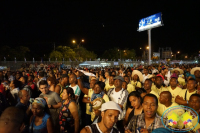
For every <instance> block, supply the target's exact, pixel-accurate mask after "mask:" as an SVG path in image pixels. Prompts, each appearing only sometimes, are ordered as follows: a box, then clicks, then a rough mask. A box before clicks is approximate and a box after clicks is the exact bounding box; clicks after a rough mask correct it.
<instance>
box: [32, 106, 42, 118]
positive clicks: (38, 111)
mask: <svg viewBox="0 0 200 133" xmlns="http://www.w3.org/2000/svg"><path fill="white" fill-rule="evenodd" d="M32 112H33V115H34V116H41V115H42V114H43V113H44V108H42V107H41V106H40V105H39V104H37V103H33V104H32Z"/></svg>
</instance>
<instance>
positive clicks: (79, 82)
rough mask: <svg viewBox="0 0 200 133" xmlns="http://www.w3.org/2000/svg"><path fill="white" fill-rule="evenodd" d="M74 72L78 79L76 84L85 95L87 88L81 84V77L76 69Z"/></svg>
mask: <svg viewBox="0 0 200 133" xmlns="http://www.w3.org/2000/svg"><path fill="white" fill-rule="evenodd" d="M75 74H76V76H77V79H78V86H79V87H80V89H81V91H82V92H83V93H84V94H86V95H87V94H88V89H87V88H84V87H83V84H82V80H81V78H80V74H79V71H77V72H76V73H75Z"/></svg>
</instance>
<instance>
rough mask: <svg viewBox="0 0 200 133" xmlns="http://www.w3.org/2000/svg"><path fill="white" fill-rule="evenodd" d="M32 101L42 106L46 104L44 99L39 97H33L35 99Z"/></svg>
mask: <svg viewBox="0 0 200 133" xmlns="http://www.w3.org/2000/svg"><path fill="white" fill-rule="evenodd" d="M33 103H37V104H39V105H41V106H42V107H45V106H46V105H47V103H46V101H45V100H44V98H40V97H38V98H35V100H34V101H33ZM33 103H32V104H33Z"/></svg>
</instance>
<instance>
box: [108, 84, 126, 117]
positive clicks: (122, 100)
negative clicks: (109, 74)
mask: <svg viewBox="0 0 200 133" xmlns="http://www.w3.org/2000/svg"><path fill="white" fill-rule="evenodd" d="M107 94H108V96H109V98H110V100H111V101H113V102H116V103H117V104H120V105H122V106H123V111H122V113H121V114H120V115H119V117H118V120H122V119H123V118H124V117H125V114H126V107H125V104H126V101H127V97H128V91H127V90H124V89H123V88H122V89H121V90H120V91H118V92H116V91H115V88H113V89H110V90H109V91H108V93H107Z"/></svg>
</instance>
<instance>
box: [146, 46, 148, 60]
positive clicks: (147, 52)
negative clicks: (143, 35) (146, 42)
mask: <svg viewBox="0 0 200 133" xmlns="http://www.w3.org/2000/svg"><path fill="white" fill-rule="evenodd" d="M146 51H147V59H148V60H149V58H148V57H149V56H148V54H149V46H147V47H146Z"/></svg>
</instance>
